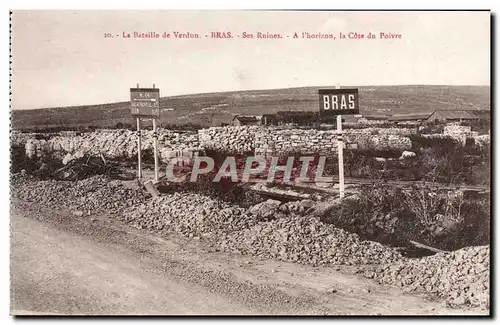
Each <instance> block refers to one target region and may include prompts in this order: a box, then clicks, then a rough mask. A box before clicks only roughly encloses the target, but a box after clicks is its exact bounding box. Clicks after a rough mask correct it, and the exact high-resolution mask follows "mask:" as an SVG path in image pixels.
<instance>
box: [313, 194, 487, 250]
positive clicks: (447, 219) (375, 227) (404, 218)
mask: <svg viewBox="0 0 500 325" xmlns="http://www.w3.org/2000/svg"><path fill="white" fill-rule="evenodd" d="M489 205H490V199H489V197H476V198H474V197H469V198H465V197H464V195H463V193H462V192H454V191H443V190H441V191H437V190H434V189H431V188H429V187H416V186H414V187H411V188H409V189H404V190H403V189H400V188H396V187H387V186H385V187H384V186H383V185H382V184H378V185H377V186H365V187H363V188H361V190H360V192H359V194H358V195H357V196H356V197H351V198H346V199H345V200H343V201H342V202H340V203H339V205H338V206H336V207H334V208H332V209H330V210H329V211H328V212H327V213H325V214H324V215H323V216H321V220H322V221H323V222H325V223H330V224H334V225H335V226H337V227H340V228H344V229H346V230H348V231H351V232H355V233H357V234H358V235H360V236H361V237H362V238H365V239H368V240H375V241H379V242H382V243H386V244H394V245H400V244H404V243H407V242H408V241H409V240H414V241H418V242H421V243H424V244H427V245H430V246H434V247H437V248H440V249H445V250H456V249H459V248H462V247H466V246H471V245H487V244H489V242H490V236H489V234H490V206H489Z"/></svg>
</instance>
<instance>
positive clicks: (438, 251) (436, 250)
mask: <svg viewBox="0 0 500 325" xmlns="http://www.w3.org/2000/svg"><path fill="white" fill-rule="evenodd" d="M410 243H411V244H412V245H413V246H415V247H418V248H424V249H427V250H430V251H431V252H435V253H449V252H448V251H443V250H441V249H438V248H434V247H431V246H427V245H424V244H421V243H418V242H416V241H413V240H410Z"/></svg>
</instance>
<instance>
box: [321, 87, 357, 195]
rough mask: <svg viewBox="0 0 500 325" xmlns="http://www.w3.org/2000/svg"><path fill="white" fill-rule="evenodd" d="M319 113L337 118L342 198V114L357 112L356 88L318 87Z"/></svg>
mask: <svg viewBox="0 0 500 325" xmlns="http://www.w3.org/2000/svg"><path fill="white" fill-rule="evenodd" d="M318 94H319V113H320V119H321V117H328V116H336V118H337V152H338V159H339V194H340V198H341V199H342V198H344V194H345V185H344V139H343V134H342V115H352V114H359V103H358V90H357V89H340V86H339V85H337V86H336V87H335V89H319V90H318Z"/></svg>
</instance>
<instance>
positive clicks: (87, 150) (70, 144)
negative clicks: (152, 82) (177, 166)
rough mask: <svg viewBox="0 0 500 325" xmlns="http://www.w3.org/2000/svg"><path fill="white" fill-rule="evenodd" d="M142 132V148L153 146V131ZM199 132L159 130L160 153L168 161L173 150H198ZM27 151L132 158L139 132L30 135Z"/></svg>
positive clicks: (34, 154) (43, 154)
mask: <svg viewBox="0 0 500 325" xmlns="http://www.w3.org/2000/svg"><path fill="white" fill-rule="evenodd" d="M141 132H142V150H143V151H148V150H151V152H152V150H153V131H151V130H144V131H141ZM198 146H199V144H198V137H197V135H196V134H194V133H193V134H189V133H177V132H172V131H170V130H166V129H159V130H158V147H159V150H158V151H159V156H160V159H161V160H163V161H167V159H168V158H170V157H171V156H172V152H174V153H175V152H183V151H197V150H198V149H199V148H198ZM25 148H26V155H27V156H28V157H29V158H34V157H36V158H43V157H46V156H51V157H53V158H56V159H61V160H62V159H64V158H65V160H66V161H69V160H71V157H72V156H75V157H80V156H82V155H84V154H90V155H100V154H102V155H103V156H104V157H106V158H109V159H133V158H135V157H136V155H137V132H134V131H130V130H98V131H94V132H84V133H81V134H79V135H76V134H72V135H68V134H63V132H61V133H59V134H58V135H56V136H53V137H51V138H50V139H48V140H45V139H41V140H38V139H35V138H29V139H27V140H26V145H25Z"/></svg>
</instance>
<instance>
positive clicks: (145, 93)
mask: <svg viewBox="0 0 500 325" xmlns="http://www.w3.org/2000/svg"><path fill="white" fill-rule="evenodd" d="M130 111H131V114H132V116H135V117H136V119H137V163H138V167H137V177H138V178H139V179H141V178H142V159H141V149H142V145H141V118H149V119H152V120H153V150H154V160H155V182H158V180H159V172H158V170H159V166H158V133H157V131H156V119H158V118H160V90H159V89H157V88H155V85H154V84H153V88H139V84H137V88H130Z"/></svg>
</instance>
